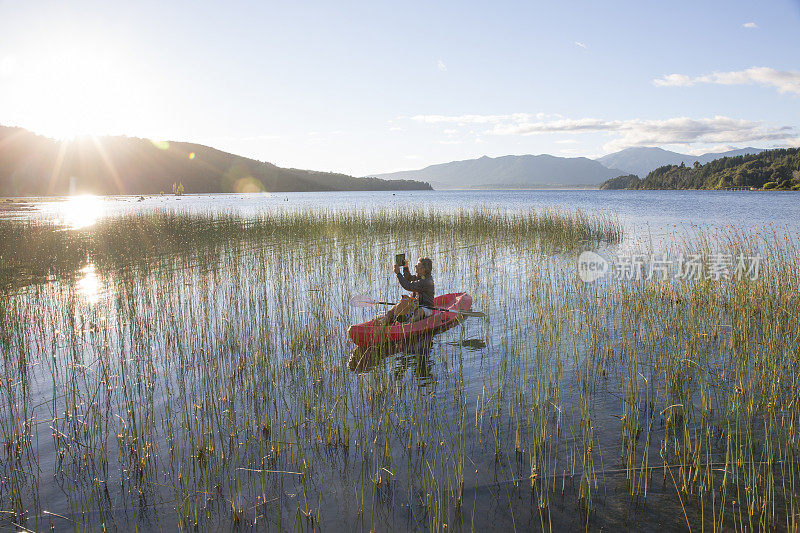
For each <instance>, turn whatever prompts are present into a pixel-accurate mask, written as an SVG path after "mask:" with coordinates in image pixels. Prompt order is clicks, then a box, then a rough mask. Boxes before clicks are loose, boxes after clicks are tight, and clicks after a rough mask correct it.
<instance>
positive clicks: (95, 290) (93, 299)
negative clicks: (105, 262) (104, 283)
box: [75, 263, 100, 305]
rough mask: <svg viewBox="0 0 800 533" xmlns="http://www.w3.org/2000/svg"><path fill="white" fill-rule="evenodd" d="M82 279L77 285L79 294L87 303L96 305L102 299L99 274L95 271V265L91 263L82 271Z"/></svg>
mask: <svg viewBox="0 0 800 533" xmlns="http://www.w3.org/2000/svg"><path fill="white" fill-rule="evenodd" d="M80 272H81V274H82V275H81V277H80V279H78V282H77V283H76V285H75V286H76V288H77V289H78V294H80V295H81V296H82V297H83V298H84V299H85V300H86V302H87V303H89V304H91V305H94V304H96V303H97V302H98V300H99V299H100V280H99V279H97V272H95V269H94V263H89V264H88V265H86V266H85V267H83V268H82V269H81V270H80Z"/></svg>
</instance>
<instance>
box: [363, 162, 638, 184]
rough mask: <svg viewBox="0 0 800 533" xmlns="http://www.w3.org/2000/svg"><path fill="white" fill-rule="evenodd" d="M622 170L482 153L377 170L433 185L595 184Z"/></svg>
mask: <svg viewBox="0 0 800 533" xmlns="http://www.w3.org/2000/svg"><path fill="white" fill-rule="evenodd" d="M620 174H624V172H622V171H620V170H617V169H609V168H608V167H606V166H604V165H602V164H601V163H598V162H597V161H593V160H591V159H588V158H586V157H556V156H552V155H547V154H543V155H506V156H502V157H488V156H483V157H481V158H479V159H468V160H466V161H453V162H451V163H441V164H438V165H431V166H428V167H425V168H423V169H420V170H406V171H402V172H392V173H389V174H378V175H376V176H375V177H378V178H382V179H424V180H425V181H427V182H429V183H430V184H431V185H432V186H433V187H434V188H435V189H465V188H466V189H469V188H492V187H500V188H513V187H580V186H596V185H598V184H600V183H602V182H603V181H605V180H607V179H609V178H612V177H617V176H619V175H620Z"/></svg>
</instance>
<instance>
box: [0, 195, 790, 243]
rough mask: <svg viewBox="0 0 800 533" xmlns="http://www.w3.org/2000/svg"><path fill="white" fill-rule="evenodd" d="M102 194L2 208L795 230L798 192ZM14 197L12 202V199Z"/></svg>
mask: <svg viewBox="0 0 800 533" xmlns="http://www.w3.org/2000/svg"><path fill="white" fill-rule="evenodd" d="M138 198H139V197H136V196H128V197H108V198H106V197H103V198H98V199H97V200H93V201H91V202H88V203H84V204H79V205H84V206H86V208H87V209H88V211H89V212H88V213H87V212H85V211H81V210H78V212H75V209H74V207H73V206H74V205H75V204H74V202H73V203H71V202H70V200H69V199H59V200H56V201H53V200H51V199H31V200H30V203H29V204H28V205H26V206H25V209H24V210H19V209H15V208H10V207H8V206H6V210H5V214H6V216H20V217H38V216H47V217H51V218H55V219H60V220H64V221H65V222H66V224H68V225H69V224H73V223H75V222H76V221H77V222H79V223H84V222H85V220H86V218H87V217H88V218H91V217H103V216H115V215H119V214H123V213H129V212H145V211H154V210H160V209H174V210H181V211H187V212H195V213H207V212H236V213H241V214H244V215H248V214H258V213H260V212H264V211H265V210H274V209H337V210H338V209H344V210H348V209H367V208H372V207H386V208H391V207H403V206H412V207H425V208H433V209H437V210H445V211H447V210H455V209H460V208H463V207H469V206H483V205H485V206H489V207H493V208H498V209H507V210H525V209H531V208H533V209H558V210H567V211H581V212H584V213H586V214H613V215H615V216H617V217H619V220H620V222H621V223H622V224H623V225H624V226H625V228H626V229H627V230H630V231H629V233H627V234H626V238H629V239H639V238H641V237H642V236H643V235H646V234H652V235H656V236H664V235H672V234H674V233H675V232H691V230H692V228H695V227H698V226H706V227H727V226H731V225H735V226H749V227H758V228H760V227H764V226H773V227H774V228H775V229H776V230H777V231H789V232H795V233H797V232H800V194H798V193H796V192H759V191H748V192H744V191H598V190H563V191H562V190H556V191H552V190H537V191H411V192H394V193H393V192H334V193H275V194H269V193H265V194H249V195H238V194H221V195H185V196H181V197H176V196H148V197H145V198H144V200H142V201H139V199H138ZM15 201H16V202H20V200H15Z"/></svg>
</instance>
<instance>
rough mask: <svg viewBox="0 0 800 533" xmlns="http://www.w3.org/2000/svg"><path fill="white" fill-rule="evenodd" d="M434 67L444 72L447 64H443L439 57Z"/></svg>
mask: <svg viewBox="0 0 800 533" xmlns="http://www.w3.org/2000/svg"><path fill="white" fill-rule="evenodd" d="M436 67H437V68H438V69H439V70H441V71H442V72H444V71H445V70H447V65H445V64H444V61H442V60H441V59H439V60H438V61H437V62H436Z"/></svg>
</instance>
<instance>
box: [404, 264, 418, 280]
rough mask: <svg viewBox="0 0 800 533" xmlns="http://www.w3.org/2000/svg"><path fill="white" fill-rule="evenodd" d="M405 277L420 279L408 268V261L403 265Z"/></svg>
mask: <svg viewBox="0 0 800 533" xmlns="http://www.w3.org/2000/svg"><path fill="white" fill-rule="evenodd" d="M403 277H404V278H406V280H408V281H417V280H418V279H419V277H417V276H414V275H412V274H411V271H410V270H409V269H408V263H406V264H405V265H403Z"/></svg>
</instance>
